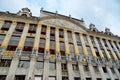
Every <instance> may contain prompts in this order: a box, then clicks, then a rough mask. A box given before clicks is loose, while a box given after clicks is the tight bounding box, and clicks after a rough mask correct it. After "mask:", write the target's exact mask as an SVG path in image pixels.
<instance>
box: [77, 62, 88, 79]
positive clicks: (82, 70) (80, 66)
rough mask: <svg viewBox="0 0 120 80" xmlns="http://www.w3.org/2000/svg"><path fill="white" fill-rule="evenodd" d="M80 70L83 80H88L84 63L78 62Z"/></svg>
mask: <svg viewBox="0 0 120 80" xmlns="http://www.w3.org/2000/svg"><path fill="white" fill-rule="evenodd" d="M78 68H79V72H80V78H81V80H86V78H85V72H84V69H83V65H82V63H80V62H78Z"/></svg>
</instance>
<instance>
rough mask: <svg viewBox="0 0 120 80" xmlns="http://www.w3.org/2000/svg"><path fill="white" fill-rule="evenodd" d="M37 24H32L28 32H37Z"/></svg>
mask: <svg viewBox="0 0 120 80" xmlns="http://www.w3.org/2000/svg"><path fill="white" fill-rule="evenodd" d="M36 28H37V25H36V24H30V26H29V30H28V33H35V32H36Z"/></svg>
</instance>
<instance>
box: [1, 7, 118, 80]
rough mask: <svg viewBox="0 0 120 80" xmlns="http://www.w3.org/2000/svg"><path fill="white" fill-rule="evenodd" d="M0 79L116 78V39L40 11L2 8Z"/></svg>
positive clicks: (81, 24) (101, 79) (81, 21)
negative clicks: (37, 13)
mask: <svg viewBox="0 0 120 80" xmlns="http://www.w3.org/2000/svg"><path fill="white" fill-rule="evenodd" d="M0 80H120V37H118V36H116V35H114V34H112V33H111V32H110V29H108V28H106V29H105V31H104V32H103V31H99V30H97V28H96V27H95V25H94V24H92V23H91V24H90V25H89V29H88V28H86V26H85V23H84V20H83V19H80V20H78V19H75V18H72V17H71V16H64V15H61V14H58V13H57V12H55V13H53V12H48V11H45V10H43V9H41V10H40V17H35V16H32V13H31V11H30V10H29V9H28V8H23V9H22V10H20V11H19V12H18V13H16V14H14V13H9V12H8V11H7V12H0Z"/></svg>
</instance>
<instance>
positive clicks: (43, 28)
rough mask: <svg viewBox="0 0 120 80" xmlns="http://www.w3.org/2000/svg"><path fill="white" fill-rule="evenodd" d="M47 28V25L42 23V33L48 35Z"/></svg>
mask: <svg viewBox="0 0 120 80" xmlns="http://www.w3.org/2000/svg"><path fill="white" fill-rule="evenodd" d="M46 28H47V26H45V25H42V29H41V34H43V35H46Z"/></svg>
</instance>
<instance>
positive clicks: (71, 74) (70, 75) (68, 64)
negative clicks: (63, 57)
mask: <svg viewBox="0 0 120 80" xmlns="http://www.w3.org/2000/svg"><path fill="white" fill-rule="evenodd" d="M67 69H68V77H69V80H74V72H73V68H72V61H67Z"/></svg>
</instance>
